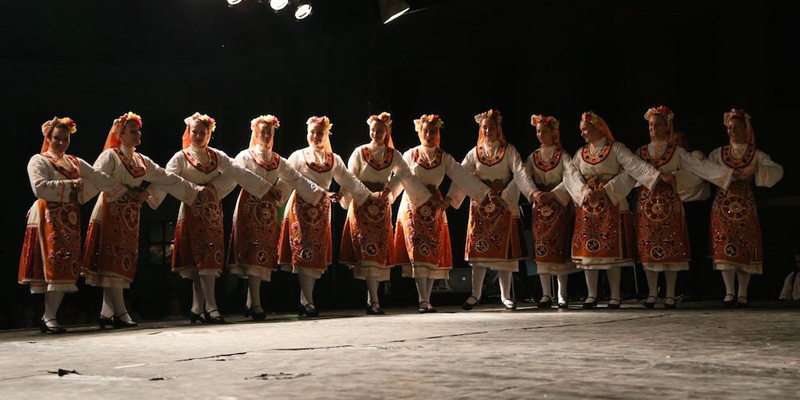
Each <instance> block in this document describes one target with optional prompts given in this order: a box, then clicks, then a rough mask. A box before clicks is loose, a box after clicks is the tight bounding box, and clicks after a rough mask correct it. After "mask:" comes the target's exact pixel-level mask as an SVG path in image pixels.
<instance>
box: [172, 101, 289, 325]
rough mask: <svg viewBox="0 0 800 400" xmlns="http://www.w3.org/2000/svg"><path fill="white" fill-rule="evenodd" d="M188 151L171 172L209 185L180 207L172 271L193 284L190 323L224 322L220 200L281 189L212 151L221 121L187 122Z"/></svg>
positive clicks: (177, 157) (193, 118)
mask: <svg viewBox="0 0 800 400" xmlns="http://www.w3.org/2000/svg"><path fill="white" fill-rule="evenodd" d="M184 122H185V123H186V129H185V130H184V132H183V149H182V150H181V151H179V152H177V153H175V155H174V156H173V157H172V159H171V160H169V163H167V171H168V172H172V173H173V174H175V175H178V176H181V177H182V178H183V179H186V180H187V181H189V182H192V183H194V184H196V185H201V186H204V188H203V189H202V190H201V191H200V193H199V194H198V195H197V199H196V200H195V201H194V203H192V205H191V206H188V205H185V204H181V208H180V210H179V212H178V224H177V225H176V227H175V248H174V250H173V251H172V271H173V272H175V273H177V274H179V275H180V276H181V277H183V278H186V279H190V280H192V288H193V290H192V310H191V313H190V314H189V319H190V320H191V321H192V323H194V322H196V321H200V322H207V323H224V322H225V319H224V318H222V315H220V313H219V311H218V309H217V300H216V296H215V293H214V287H215V283H216V279H217V277H218V276H219V275H220V273H221V272H222V264H223V262H224V255H223V254H224V239H223V237H222V235H223V231H222V208H221V207H220V203H219V202H220V199H221V198H223V197H225V196H226V195H227V194H228V193H230V192H231V190H233V188H234V186H235V185H236V183H238V184H240V185H242V187H243V188H245V189H246V190H247V191H248V192H249V193H252V194H253V195H254V196H256V197H257V198H264V197H265V196H267V194H268V193H269V192H272V194H270V196H273V197H274V196H275V195H276V192H277V191H278V189H276V188H274V186H272V184H270V183H269V182H267V181H265V180H264V179H262V178H261V177H260V176H258V175H256V174H254V173H252V172H250V171H248V170H247V169H245V168H243V167H241V166H239V165H238V164H236V163H235V162H234V160H233V159H232V158H230V157H228V156H227V155H226V154H225V153H223V152H222V151H220V150H217V149H214V148H211V147H209V146H208V142H209V140H211V134H212V133H213V132H214V130H215V129H216V122H215V121H214V119H213V118H211V117H209V116H208V115H202V114H200V113H194V114H193V115H192V116H190V117H188V118H186V119H185V120H184Z"/></svg>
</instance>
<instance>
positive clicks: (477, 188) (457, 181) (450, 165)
mask: <svg viewBox="0 0 800 400" xmlns="http://www.w3.org/2000/svg"><path fill="white" fill-rule="evenodd" d="M443 157H444V159H443V160H442V162H443V163H444V164H445V174H447V176H448V177H450V180H451V181H452V182H453V184H452V185H451V191H452V187H457V188H458V190H459V192H460V193H464V194H466V195H467V196H469V197H470V198H471V199H473V200H475V201H483V199H484V198H486V196H487V195H488V194H489V192H490V189H489V187H488V186H486V184H485V183H483V182H481V180H480V179H478V178H477V177H475V175H473V174H472V173H470V172H469V171H468V170H467V169H466V168H464V167H463V166H461V164H459V163H458V162H457V161H456V159H455V158H453V156H451V155H450V154H444V156H443ZM448 195H449V194H448ZM461 201H463V197H462V199H461V200H460V201H459V205H460V204H461Z"/></svg>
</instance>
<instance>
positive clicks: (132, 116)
mask: <svg viewBox="0 0 800 400" xmlns="http://www.w3.org/2000/svg"><path fill="white" fill-rule="evenodd" d="M118 120H119V121H120V122H121V123H122V124H123V125H124V124H125V123H126V122H128V121H136V125H138V126H139V128H141V127H142V117H141V116H140V115H139V114H136V113H134V112H132V111H128V112H126V113H125V114H122V116H120V117H119V118H118Z"/></svg>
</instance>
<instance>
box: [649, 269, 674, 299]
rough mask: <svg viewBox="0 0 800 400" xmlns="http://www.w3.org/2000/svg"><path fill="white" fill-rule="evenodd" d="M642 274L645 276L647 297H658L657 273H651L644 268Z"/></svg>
mask: <svg viewBox="0 0 800 400" xmlns="http://www.w3.org/2000/svg"><path fill="white" fill-rule="evenodd" d="M644 274H645V276H647V288H648V289H649V290H650V292H649V293H648V297H658V271H651V270H649V269H647V268H645V270H644ZM667 297H675V296H667Z"/></svg>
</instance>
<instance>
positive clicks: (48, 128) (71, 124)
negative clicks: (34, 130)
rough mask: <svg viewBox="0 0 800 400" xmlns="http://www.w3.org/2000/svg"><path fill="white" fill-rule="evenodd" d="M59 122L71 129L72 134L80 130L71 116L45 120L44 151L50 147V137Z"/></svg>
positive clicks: (43, 132)
mask: <svg viewBox="0 0 800 400" xmlns="http://www.w3.org/2000/svg"><path fill="white" fill-rule="evenodd" d="M59 124H61V125H64V126H65V127H66V128H67V130H68V131H69V133H70V135H71V134H73V133H75V132H77V130H78V129H77V126H76V125H75V121H73V120H72V118H70V117H64V118H58V117H53V119H51V120H47V121H45V122H44V123H43V124H42V136H44V141H43V142H42V151H41V152H42V153H44V152H46V151H47V150H48V149H49V148H50V139H49V138H48V137H49V136H50V134H51V133H52V132H53V129H55V127H56V125H59Z"/></svg>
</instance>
